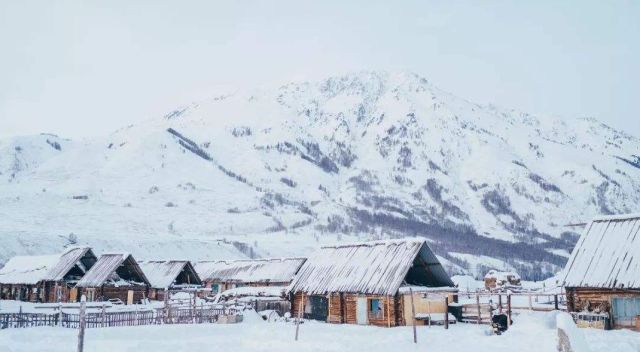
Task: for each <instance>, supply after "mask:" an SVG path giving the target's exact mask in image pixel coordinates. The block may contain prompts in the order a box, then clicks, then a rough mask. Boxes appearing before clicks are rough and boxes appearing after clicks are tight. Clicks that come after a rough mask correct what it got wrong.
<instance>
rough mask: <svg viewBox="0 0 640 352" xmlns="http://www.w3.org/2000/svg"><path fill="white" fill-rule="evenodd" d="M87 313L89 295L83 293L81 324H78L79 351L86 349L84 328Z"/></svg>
mask: <svg viewBox="0 0 640 352" xmlns="http://www.w3.org/2000/svg"><path fill="white" fill-rule="evenodd" d="M86 313H87V297H86V296H85V295H82V298H80V326H78V328H79V331H78V352H82V351H83V350H84V329H85V325H86V323H87V322H86V317H85V314H86Z"/></svg>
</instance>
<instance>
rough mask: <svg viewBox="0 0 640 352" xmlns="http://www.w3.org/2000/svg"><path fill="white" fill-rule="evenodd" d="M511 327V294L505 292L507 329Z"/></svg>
mask: <svg viewBox="0 0 640 352" xmlns="http://www.w3.org/2000/svg"><path fill="white" fill-rule="evenodd" d="M509 328H511V294H510V293H509V294H507V329H509Z"/></svg>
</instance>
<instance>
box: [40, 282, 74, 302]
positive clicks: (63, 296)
mask: <svg viewBox="0 0 640 352" xmlns="http://www.w3.org/2000/svg"><path fill="white" fill-rule="evenodd" d="M41 287H42V288H43V289H44V291H43V293H42V296H43V297H44V302H46V303H57V302H58V297H57V293H56V290H57V288H58V287H59V290H60V302H62V303H67V302H71V299H70V293H71V290H72V288H71V287H69V285H67V283H65V282H62V281H61V282H55V281H46V282H44V283H43V284H42V285H41Z"/></svg>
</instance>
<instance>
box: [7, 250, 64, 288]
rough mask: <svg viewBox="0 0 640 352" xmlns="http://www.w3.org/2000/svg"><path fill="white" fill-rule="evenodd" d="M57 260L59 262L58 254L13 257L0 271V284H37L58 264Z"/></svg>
mask: <svg viewBox="0 0 640 352" xmlns="http://www.w3.org/2000/svg"><path fill="white" fill-rule="evenodd" d="M58 260H60V255H59V254H54V255H20V256H16V257H13V258H11V259H9V261H8V262H7V263H6V264H5V265H4V267H3V268H2V269H0V283H2V284H28V285H34V284H37V283H38V282H40V281H42V279H43V278H44V277H45V275H47V273H48V272H49V270H51V268H53V267H54V266H55V265H56V263H58Z"/></svg>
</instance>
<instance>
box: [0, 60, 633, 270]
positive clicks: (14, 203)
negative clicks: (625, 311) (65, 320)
mask: <svg viewBox="0 0 640 352" xmlns="http://www.w3.org/2000/svg"><path fill="white" fill-rule="evenodd" d="M47 138H49V139H51V138H53V137H52V136H33V137H17V138H12V139H11V140H8V141H7V140H2V141H0V170H1V171H2V175H0V204H1V205H0V242H1V243H2V244H3V246H2V247H0V261H3V260H5V259H6V258H7V257H8V256H10V255H12V254H14V253H45V252H47V251H52V250H53V249H55V248H59V247H60V246H64V245H65V244H67V243H69V242H81V243H87V244H91V245H95V246H97V247H98V249H103V248H104V249H116V248H118V249H126V250H130V251H132V252H133V253H134V254H138V256H140V257H143V258H146V259H154V258H156V257H171V256H174V257H175V256H178V257H186V258H194V259H200V258H207V259H231V258H238V257H243V256H247V255H257V256H270V257H272V256H280V255H296V256H300V255H306V254H308V253H309V251H311V250H313V249H314V248H316V247H317V246H318V245H319V244H320V243H324V242H330V241H336V240H343V241H346V240H348V239H351V238H352V237H357V238H358V239H366V238H380V237H398V236H415V235H418V236H425V237H427V238H428V239H429V240H430V245H431V246H432V248H433V249H434V250H435V251H436V253H437V254H438V255H439V256H440V257H441V258H444V259H446V260H447V265H446V266H448V267H449V269H450V270H451V271H458V272H468V271H470V272H472V273H473V274H476V272H475V271H476V270H483V269H484V267H482V265H483V263H486V264H484V265H486V266H491V264H492V263H496V262H498V263H501V264H502V265H503V266H505V267H507V266H508V267H509V268H511V269H514V270H517V271H519V272H520V273H521V274H523V276H524V277H525V278H539V277H541V276H546V275H547V274H548V273H549V272H554V271H557V269H558V268H559V267H560V266H562V265H563V264H564V262H565V261H566V259H567V258H566V254H565V253H567V251H570V250H571V248H572V246H573V244H574V243H575V241H576V239H577V233H575V232H573V231H574V229H573V228H568V227H564V226H563V225H565V224H567V223H572V222H583V221H586V220H588V219H590V218H591V217H592V216H594V215H596V214H610V213H624V212H632V211H638V210H640V209H639V208H638V207H639V204H640V161H639V158H638V155H640V141H639V140H638V139H637V138H635V137H632V136H630V135H627V134H625V133H624V132H621V131H616V130H614V129H612V128H610V127H608V126H606V125H603V124H601V123H599V122H597V121H595V120H593V119H576V120H560V119H555V118H552V117H548V116H532V115H529V114H526V113H521V112H517V111H513V110H504V109H500V108H497V107H493V106H481V105H477V104H474V103H471V102H468V101H466V100H464V99H461V98H458V97H456V96H454V95H451V94H449V93H446V92H443V91H441V90H439V89H438V88H436V87H434V86H432V85H431V84H430V83H429V82H428V81H427V80H425V79H424V78H421V77H419V76H416V75H414V74H410V73H385V72H359V73H354V74H349V75H344V76H338V77H331V78H328V79H326V80H323V81H319V82H296V83H289V84H285V85H282V86H280V87H275V88H272V89H259V90H248V91H239V92H232V93H230V94H228V95H222V96H217V97H212V98H210V99H207V100H205V101H199V102H196V103H193V104H191V105H188V106H185V107H181V108H179V109H177V110H175V111H173V112H170V113H169V114H167V115H166V116H164V117H159V118H156V119H152V120H149V121H146V122H144V123H140V124H137V125H133V126H129V127H126V128H123V129H120V130H118V131H116V132H114V133H113V134H111V135H109V136H107V137H105V138H104V139H101V140H91V141H78V142H70V141H65V140H61V139H59V138H57V139H56V141H58V142H59V143H60V144H61V148H60V150H58V149H55V148H52V147H51V146H50V144H48V143H47V142H46V141H43V139H47ZM16 147H19V148H20V151H17V149H16ZM47 148H48V149H47ZM16 160H19V162H16ZM16 165H19V166H18V167H16ZM70 234H73V235H70ZM233 242H235V243H233ZM56 251H57V250H56ZM450 252H451V253H456V254H455V255H450V254H449V253H450ZM464 254H468V255H473V256H474V260H468V259H469V257H468V256H465V255H464ZM483 258H488V259H486V260H484V259H483ZM479 268H480V269H479ZM478 274H480V275H481V273H478Z"/></svg>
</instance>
